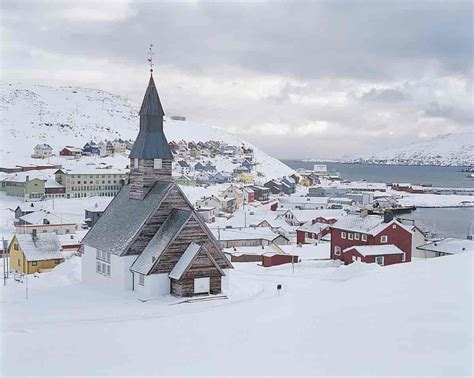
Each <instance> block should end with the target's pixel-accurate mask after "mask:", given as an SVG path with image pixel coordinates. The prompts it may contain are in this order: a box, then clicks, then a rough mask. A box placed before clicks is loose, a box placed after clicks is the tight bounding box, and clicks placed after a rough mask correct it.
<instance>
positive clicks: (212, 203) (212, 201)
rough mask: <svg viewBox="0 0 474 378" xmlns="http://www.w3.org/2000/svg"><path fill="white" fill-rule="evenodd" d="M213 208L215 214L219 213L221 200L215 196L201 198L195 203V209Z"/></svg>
mask: <svg viewBox="0 0 474 378" xmlns="http://www.w3.org/2000/svg"><path fill="white" fill-rule="evenodd" d="M201 207H213V208H215V209H216V212H219V211H221V200H220V199H219V198H217V197H215V196H210V197H203V198H201V199H199V200H197V201H196V208H198V209H199V208H201Z"/></svg>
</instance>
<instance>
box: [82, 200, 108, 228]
mask: <svg viewBox="0 0 474 378" xmlns="http://www.w3.org/2000/svg"><path fill="white" fill-rule="evenodd" d="M106 207H107V206H99V204H98V203H96V204H95V206H93V207H90V208H86V209H84V213H85V214H84V223H85V224H86V225H87V227H89V228H90V227H94V226H95V224H96V223H97V221H98V220H99V218H100V217H101V216H102V214H103V213H104V211H105V209H106Z"/></svg>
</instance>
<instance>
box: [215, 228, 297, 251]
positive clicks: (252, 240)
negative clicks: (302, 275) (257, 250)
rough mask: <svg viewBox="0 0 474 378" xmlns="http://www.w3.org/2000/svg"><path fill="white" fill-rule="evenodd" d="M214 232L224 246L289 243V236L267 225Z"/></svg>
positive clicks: (216, 230)
mask: <svg viewBox="0 0 474 378" xmlns="http://www.w3.org/2000/svg"><path fill="white" fill-rule="evenodd" d="M212 232H213V234H214V236H215V237H216V238H217V240H218V241H219V243H220V244H221V246H222V247H223V248H231V247H244V246H248V247H250V246H254V247H255V246H266V245H269V244H271V243H273V244H288V243H289V239H288V238H286V237H285V236H283V235H280V234H278V233H277V232H275V231H273V230H272V229H270V228H266V227H239V228H224V229H213V230H212Z"/></svg>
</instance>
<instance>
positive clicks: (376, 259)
mask: <svg viewBox="0 0 474 378" xmlns="http://www.w3.org/2000/svg"><path fill="white" fill-rule="evenodd" d="M342 255H343V258H344V264H345V265H349V264H351V263H353V262H354V261H360V262H363V263H368V264H371V263H376V264H379V265H381V266H387V265H393V264H400V263H404V262H405V259H406V254H405V252H403V251H402V250H401V249H400V248H398V247H397V246H396V245H393V244H384V245H358V246H354V247H349V248H346V249H345V250H344V251H343V254H342Z"/></svg>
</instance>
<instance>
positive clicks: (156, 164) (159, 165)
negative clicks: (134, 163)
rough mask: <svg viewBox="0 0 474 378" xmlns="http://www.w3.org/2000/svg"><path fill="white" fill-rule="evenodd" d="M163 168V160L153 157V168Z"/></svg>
mask: <svg viewBox="0 0 474 378" xmlns="http://www.w3.org/2000/svg"><path fill="white" fill-rule="evenodd" d="M161 168H163V160H161V159H153V169H161Z"/></svg>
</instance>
